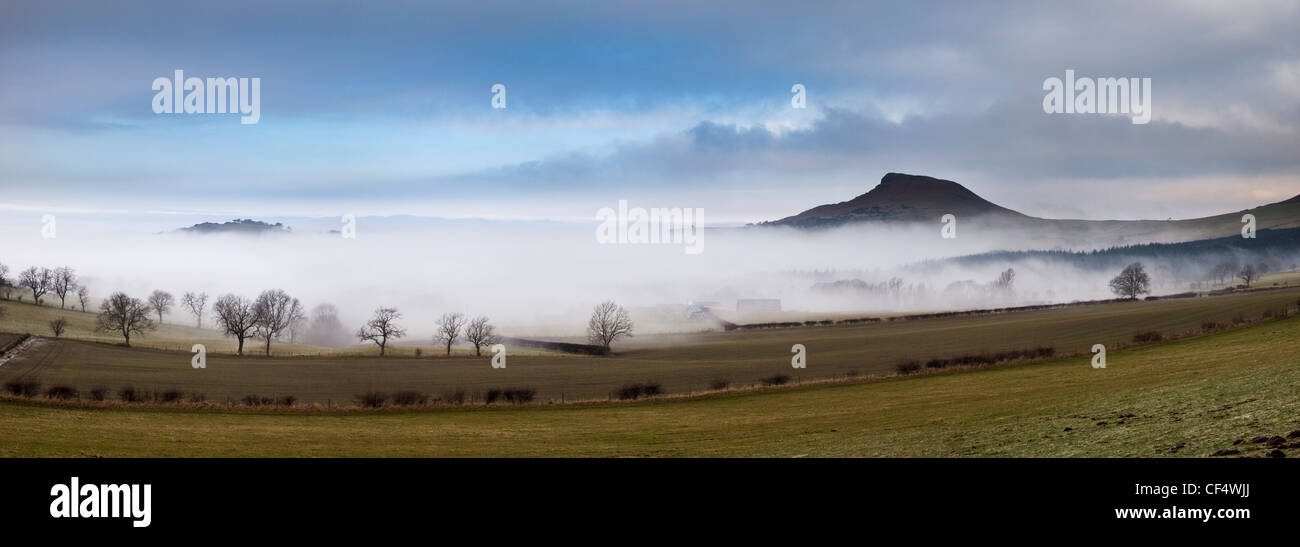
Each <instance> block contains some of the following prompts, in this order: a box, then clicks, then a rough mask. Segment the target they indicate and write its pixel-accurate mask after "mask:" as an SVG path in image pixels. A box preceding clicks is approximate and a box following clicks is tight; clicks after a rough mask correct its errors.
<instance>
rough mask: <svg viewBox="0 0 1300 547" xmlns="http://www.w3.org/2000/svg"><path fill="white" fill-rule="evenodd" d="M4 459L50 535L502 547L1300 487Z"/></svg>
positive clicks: (760, 464)
mask: <svg viewBox="0 0 1300 547" xmlns="http://www.w3.org/2000/svg"><path fill="white" fill-rule="evenodd" d="M2 462H3V463H0V465H3V466H4V471H5V472H4V476H5V477H7V480H6V482H7V483H8V488H6V489H5V495H4V496H3V504H4V507H3V512H2V513H0V514H3V515H5V517H6V520H8V521H10V522H11V524H12V525H13V526H15V527H17V528H20V529H24V530H26V529H33V530H35V531H39V532H42V533H52V534H56V535H55V536H51V537H63V536H62V535H61V534H73V535H77V534H81V533H87V534H94V535H95V536H97V537H127V538H131V537H149V536H152V537H158V538H170V537H181V536H175V535H174V534H185V535H192V534H195V533H201V534H202V535H203V536H204V537H208V536H209V535H217V536H225V535H229V536H232V537H238V536H241V535H245V534H246V536H245V537H246V538H247V539H255V538H256V537H257V535H256V531H257V530H262V529H277V530H293V531H294V533H295V534H302V535H303V536H305V537H310V536H314V535H327V536H328V535H330V534H334V533H337V532H339V531H343V530H351V531H357V532H365V531H375V530H382V531H384V533H389V532H393V531H402V530H406V531H411V532H419V533H430V532H433V533H435V535H436V533H437V532H436V530H433V529H438V528H454V529H456V530H458V531H459V532H460V533H465V532H470V533H475V532H476V531H477V532H478V533H481V534H483V539H484V541H490V540H491V538H492V537H493V534H494V533H500V530H501V527H502V526H505V525H509V526H510V527H512V529H519V530H539V531H540V530H555V529H557V527H570V528H571V527H573V526H581V525H582V523H584V522H594V521H597V520H598V521H599V522H600V523H602V524H601V525H602V526H604V527H609V526H626V528H625V530H626V531H627V533H629V534H632V535H633V536H641V535H644V534H659V533H668V532H670V531H678V532H680V531H683V530H688V529H691V528H698V527H714V526H719V525H722V523H732V524H733V525H734V524H735V523H737V522H740V521H737V520H736V519H737V518H742V519H743V518H745V517H744V516H745V515H748V519H750V520H748V521H746V522H749V523H750V525H752V526H753V527H755V531H758V530H761V528H762V527H763V526H771V525H775V524H776V523H778V522H781V523H784V524H782V525H783V526H793V525H795V524H796V523H797V522H798V521H799V520H802V519H811V520H809V522H814V521H815V522H820V523H823V524H825V523H833V522H842V523H853V522H859V523H860V522H875V523H878V524H880V525H889V526H898V525H904V524H911V525H916V526H921V527H925V526H932V525H934V524H937V523H942V524H943V525H944V526H950V525H954V524H970V525H980V526H989V525H1019V524H1022V523H1037V524H1041V525H1074V526H1079V527H1080V528H1078V529H1077V531H1078V532H1079V533H1085V534H1086V533H1093V532H1097V531H1104V530H1124V529H1152V530H1157V531H1167V532H1171V533H1192V534H1196V533H1202V532H1209V531H1214V532H1220V531H1236V530H1248V529H1268V527H1272V526H1277V525H1282V524H1284V523H1286V522H1287V521H1288V520H1289V519H1290V518H1292V517H1293V515H1294V513H1295V507H1296V505H1295V503H1294V499H1293V498H1294V496H1295V495H1296V492H1297V486H1300V484H1298V482H1300V481H1298V480H1297V477H1298V476H1300V475H1298V474H1297V472H1296V464H1295V463H1294V462H1291V461H1287V460H1244V459H1239V460H1206V459H1199V460H1008V459H978V460H924V459H922V460H449V459H398V460H376V459H347V460H340V459H319V460H281V459H276V460H249V459H188V460H175V459H162V460H158V459H129V460H116V459H93V460H21V459H19V460H2ZM74 481H75V483H76V486H77V488H76V489H75V492H74V489H73V488H72V486H73V482H74ZM146 485H147V486H148V488H147V489H146V488H145V486H146ZM146 493H147V495H146ZM132 496H134V497H132ZM92 497H94V498H96V499H95V500H88V498H92ZM110 498H112V499H110ZM115 501H118V502H119V503H117V509H118V511H117V513H116V516H114V514H113V505H114V503H113V502H115ZM146 502H147V503H146ZM73 505H76V506H77V507H76V509H73V508H72V506H73ZM55 514H58V515H59V516H57V517H56V516H54V515H55ZM864 519H865V520H864ZM521 526H526V527H528V528H520V527H521ZM431 527H432V528H433V529H431ZM920 529H924V528H920ZM494 531H495V532H494Z"/></svg>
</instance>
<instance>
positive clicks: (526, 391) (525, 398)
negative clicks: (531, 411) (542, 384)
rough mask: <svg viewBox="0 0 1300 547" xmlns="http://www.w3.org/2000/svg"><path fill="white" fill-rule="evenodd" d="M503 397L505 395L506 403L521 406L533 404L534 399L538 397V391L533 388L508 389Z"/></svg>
mask: <svg viewBox="0 0 1300 547" xmlns="http://www.w3.org/2000/svg"><path fill="white" fill-rule="evenodd" d="M503 395H505V398H506V401H508V402H510V403H513V404H517V405H519V404H524V403H531V402H532V401H533V397H536V396H537V390H535V389H532V388H514V389H507V390H505V392H504V393H503Z"/></svg>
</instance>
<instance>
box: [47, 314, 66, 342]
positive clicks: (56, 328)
mask: <svg viewBox="0 0 1300 547" xmlns="http://www.w3.org/2000/svg"><path fill="white" fill-rule="evenodd" d="M67 328H68V320H67V319H64V318H62V317H60V318H58V319H55V320H53V321H50V332H52V333H54V337H55V338H58V337H60V336H63V331H64V330H66V329H67Z"/></svg>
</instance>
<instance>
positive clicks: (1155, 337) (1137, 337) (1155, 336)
mask: <svg viewBox="0 0 1300 547" xmlns="http://www.w3.org/2000/svg"><path fill="white" fill-rule="evenodd" d="M1164 339H1165V335H1163V334H1160V331H1158V330H1149V331H1146V332H1139V333H1137V334H1134V335H1133V341H1134V342H1159V341H1161V340H1164Z"/></svg>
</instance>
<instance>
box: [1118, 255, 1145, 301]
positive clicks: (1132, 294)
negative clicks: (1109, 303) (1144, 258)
mask: <svg viewBox="0 0 1300 547" xmlns="http://www.w3.org/2000/svg"><path fill="white" fill-rule="evenodd" d="M1150 287H1151V278H1150V277H1149V276H1147V272H1146V271H1145V270H1143V269H1142V263H1141V262H1134V263H1132V264H1129V265H1128V266H1125V267H1124V271H1122V272H1120V273H1119V275H1117V276H1115V278H1114V279H1112V280H1110V290H1111V292H1113V293H1115V294H1116V295H1118V296H1122V297H1124V298H1128V299H1130V300H1133V299H1136V298H1137V297H1138V295H1140V294H1145V293H1149V292H1151V288H1150Z"/></svg>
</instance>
